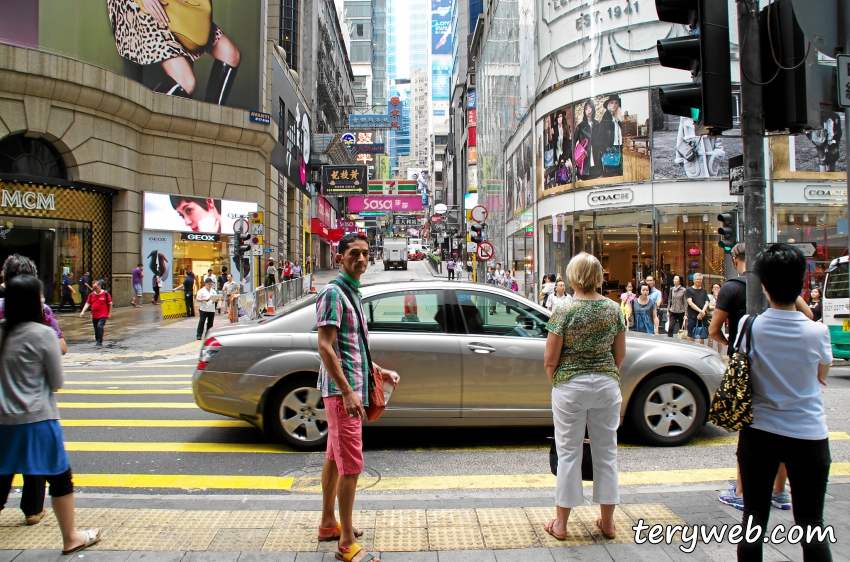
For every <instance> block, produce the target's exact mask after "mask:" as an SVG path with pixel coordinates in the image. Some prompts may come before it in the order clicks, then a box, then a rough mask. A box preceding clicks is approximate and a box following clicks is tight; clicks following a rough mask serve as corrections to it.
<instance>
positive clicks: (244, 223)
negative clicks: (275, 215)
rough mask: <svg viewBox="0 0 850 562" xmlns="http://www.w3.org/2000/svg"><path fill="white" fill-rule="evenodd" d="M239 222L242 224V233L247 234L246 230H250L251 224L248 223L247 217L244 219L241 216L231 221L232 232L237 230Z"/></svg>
mask: <svg viewBox="0 0 850 562" xmlns="http://www.w3.org/2000/svg"><path fill="white" fill-rule="evenodd" d="M240 224H241V225H242V233H243V234H248V231H250V230H251V225H250V223H248V219H246V218H245V217H242V218H241V219H236V220H235V221H234V222H233V232H238V231H239V225H240Z"/></svg>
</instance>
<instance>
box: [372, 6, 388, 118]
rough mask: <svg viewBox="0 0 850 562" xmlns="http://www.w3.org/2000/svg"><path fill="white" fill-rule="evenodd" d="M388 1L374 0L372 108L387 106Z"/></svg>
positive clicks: (377, 109) (381, 109)
mask: <svg viewBox="0 0 850 562" xmlns="http://www.w3.org/2000/svg"><path fill="white" fill-rule="evenodd" d="M387 2H388V0H372V108H373V110H374V111H375V112H376V113H384V112H386V108H387V85H388V82H387Z"/></svg>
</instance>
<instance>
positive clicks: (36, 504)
mask: <svg viewBox="0 0 850 562" xmlns="http://www.w3.org/2000/svg"><path fill="white" fill-rule="evenodd" d="M19 275H32V276H33V277H36V278H38V270H37V269H36V267H35V263H33V261H32V260H31V259H29V258H27V257H24V256H22V255H20V254H12V255H11V256H9V257H8V258H6V261H5V262H4V263H3V279H4V280H6V281H7V282H8V281H11V280H12V279H14V278H15V277H18V276H19ZM5 291H6V288H5V285H0V320H2V319H3V318H5V301H6V299H5ZM41 312H42V314H43V315H44V323H45V324H46V325H47V326H48V327H49V328H50V329H51V330H53V331H54V332H55V333H56V336H57V338H58V339H59V349H60V350H61V351H62V355H65V354H66V353H68V345H67V344H66V343H65V336H64V335H63V334H62V330H61V329H60V328H59V322H57V321H56V316H54V315H53V311H52V310H51V309H50V307H49V306H47V305H46V304H44V303H42V304H41ZM23 476H24V485H23V487H22V489H21V511H23V512H24V516H25V517H26V522H27V525H35V524H37V523H38V522H39V521H41V519H42V517H44V514H45V513H46V511H44V487H45V485H46V484H47V481H46V480H45V479H44V476H40V475H35V474H24V475H23Z"/></svg>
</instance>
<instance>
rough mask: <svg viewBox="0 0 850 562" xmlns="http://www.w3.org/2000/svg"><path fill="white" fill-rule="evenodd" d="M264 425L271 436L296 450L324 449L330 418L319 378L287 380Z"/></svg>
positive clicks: (304, 377) (279, 389) (278, 393)
mask: <svg viewBox="0 0 850 562" xmlns="http://www.w3.org/2000/svg"><path fill="white" fill-rule="evenodd" d="M264 425H265V429H266V432H267V433H268V434H270V435H271V436H272V437H273V438H275V439H276V440H277V441H280V442H281V443H285V444H286V445H289V446H290V447H292V448H293V449H297V450H299V451H316V450H320V449H324V448H325V445H326V443H327V439H328V418H327V415H326V414H325V403H324V401H323V400H322V391H321V390H319V389H317V388H316V376H315V375H307V374H304V375H295V376H290V377H287V378H286V379H284V381H283V383H282V384H281V385H280V387H279V388H278V389H277V390H276V391H275V393H274V395H273V396H272V399H271V401H270V402H269V407H268V409H267V410H266V417H265V422H264Z"/></svg>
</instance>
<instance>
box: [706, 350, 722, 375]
mask: <svg viewBox="0 0 850 562" xmlns="http://www.w3.org/2000/svg"><path fill="white" fill-rule="evenodd" d="M702 360H703V361H705V362H706V363H708V364H709V365H711V366H712V367H713V370H714V371H715V372H717V373H719V374H722V373H725V372H726V361H724V360H723V359H722V358H721V357H720V356H719V355H706V356H705V357H703V358H702Z"/></svg>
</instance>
